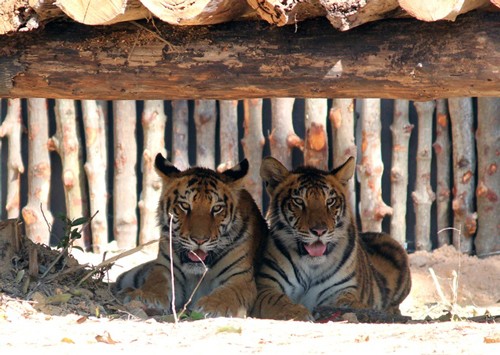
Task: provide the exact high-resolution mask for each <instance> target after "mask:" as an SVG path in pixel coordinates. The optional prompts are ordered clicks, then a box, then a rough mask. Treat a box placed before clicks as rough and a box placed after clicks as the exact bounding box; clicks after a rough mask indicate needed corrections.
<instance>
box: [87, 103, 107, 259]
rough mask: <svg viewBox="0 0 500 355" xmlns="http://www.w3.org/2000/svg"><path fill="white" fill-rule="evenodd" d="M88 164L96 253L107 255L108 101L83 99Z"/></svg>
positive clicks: (93, 241) (91, 223)
mask: <svg viewBox="0 0 500 355" xmlns="http://www.w3.org/2000/svg"><path fill="white" fill-rule="evenodd" d="M82 113H83V126H84V130H85V147H86V156H87V161H86V162H85V164H84V168H85V172H86V174H87V182H88V186H89V209H90V215H91V216H94V217H93V218H92V221H91V222H90V228H91V230H92V250H93V251H94V253H101V252H104V251H105V250H106V248H107V245H108V199H109V194H108V188H107V181H108V174H107V171H108V163H107V161H108V160H107V159H108V158H107V152H108V147H107V127H108V124H107V110H106V102H104V101H94V100H82Z"/></svg>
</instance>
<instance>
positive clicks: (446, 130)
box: [433, 99, 452, 247]
mask: <svg viewBox="0 0 500 355" xmlns="http://www.w3.org/2000/svg"><path fill="white" fill-rule="evenodd" d="M435 127H436V141H435V142H434V144H433V147H434V153H435V154H436V168H437V173H436V175H437V178H436V180H437V186H436V197H437V205H436V210H437V230H438V236H437V242H438V246H439V247H441V246H443V245H448V244H450V241H451V230H449V229H447V228H449V227H451V221H450V212H451V211H450V199H451V187H450V176H451V174H450V168H451V156H452V153H451V146H450V117H449V115H448V102H447V101H446V99H441V100H437V102H436V125H435Z"/></svg>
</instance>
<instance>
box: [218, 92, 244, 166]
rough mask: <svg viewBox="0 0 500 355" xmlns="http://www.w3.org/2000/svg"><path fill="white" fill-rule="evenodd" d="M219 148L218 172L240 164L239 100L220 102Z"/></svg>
mask: <svg viewBox="0 0 500 355" xmlns="http://www.w3.org/2000/svg"><path fill="white" fill-rule="evenodd" d="M219 112H220V113H219V122H220V123H219V127H220V133H219V138H220V139H219V142H220V144H219V146H220V147H221V150H220V161H221V162H220V164H219V166H218V167H217V170H218V171H224V170H227V169H230V168H232V167H233V166H235V165H236V164H237V163H238V162H239V155H238V100H221V101H219Z"/></svg>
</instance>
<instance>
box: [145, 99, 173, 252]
mask: <svg viewBox="0 0 500 355" xmlns="http://www.w3.org/2000/svg"><path fill="white" fill-rule="evenodd" d="M166 123H167V116H166V115H165V110H164V108H163V101H162V100H146V101H144V111H143V113H142V130H143V134H144V151H143V153H142V192H141V195H140V200H139V211H140V216H141V223H140V228H139V243H140V244H145V243H147V242H150V241H151V240H154V239H158V238H159V237H160V228H159V226H158V223H157V219H156V210H157V208H158V201H159V200H160V195H161V187H162V180H161V178H160V176H159V175H158V174H157V173H156V171H155V167H154V161H155V157H156V155H157V154H158V153H162V154H163V156H166V150H165V126H166ZM147 248H148V249H149V250H150V251H152V252H156V253H157V252H158V243H153V244H150V245H149V246H148V247H147Z"/></svg>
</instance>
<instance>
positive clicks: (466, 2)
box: [399, 0, 490, 21]
mask: <svg viewBox="0 0 500 355" xmlns="http://www.w3.org/2000/svg"><path fill="white" fill-rule="evenodd" d="M489 2H490V0H440V1H429V0H399V5H400V6H401V8H402V9H404V10H405V11H407V12H408V13H409V14H410V15H411V16H413V17H415V18H417V19H419V20H422V21H439V20H449V21H455V19H456V18H457V16H458V15H460V14H464V13H466V12H469V11H472V10H475V9H479V8H482V7H486V6H488V5H489Z"/></svg>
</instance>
